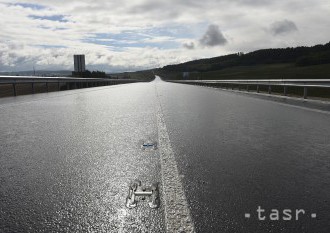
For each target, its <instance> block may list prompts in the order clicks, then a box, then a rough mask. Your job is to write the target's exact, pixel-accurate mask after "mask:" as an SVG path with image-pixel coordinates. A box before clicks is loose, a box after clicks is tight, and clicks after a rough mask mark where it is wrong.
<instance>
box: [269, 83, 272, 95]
mask: <svg viewBox="0 0 330 233" xmlns="http://www.w3.org/2000/svg"><path fill="white" fill-rule="evenodd" d="M268 94H272V86H271V85H269V86H268Z"/></svg>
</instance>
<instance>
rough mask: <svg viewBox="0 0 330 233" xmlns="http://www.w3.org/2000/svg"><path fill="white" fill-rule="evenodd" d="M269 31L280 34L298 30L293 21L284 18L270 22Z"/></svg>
mask: <svg viewBox="0 0 330 233" xmlns="http://www.w3.org/2000/svg"><path fill="white" fill-rule="evenodd" d="M270 31H271V32H272V33H273V35H280V34H287V33H290V32H294V31H298V28H297V26H296V24H295V23H294V22H293V21H290V20H287V19H285V20H282V21H277V22H274V23H272V24H271V26H270Z"/></svg>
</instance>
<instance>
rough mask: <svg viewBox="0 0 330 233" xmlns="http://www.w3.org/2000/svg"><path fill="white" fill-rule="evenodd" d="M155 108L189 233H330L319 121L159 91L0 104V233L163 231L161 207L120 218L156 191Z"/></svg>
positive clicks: (170, 88) (233, 97) (162, 87)
mask: <svg viewBox="0 0 330 233" xmlns="http://www.w3.org/2000/svg"><path fill="white" fill-rule="evenodd" d="M159 106H161V109H162V114H163V117H164V123H165V124H166V127H167V131H168V134H169V139H170V141H171V146H172V148H173V151H174V152H175V153H174V154H175V158H176V161H177V166H178V171H179V173H180V179H181V181H182V184H183V187H184V191H185V196H186V198H187V202H188V205H189V209H190V213H191V216H192V220H193V222H194V225H195V230H196V232H311V233H314V232H315V233H322V232H330V115H329V114H325V113H322V112H317V111H313V110H306V109H300V108H295V107H293V106H289V105H282V104H279V103H275V102H271V101H267V100H262V99H257V98H249V97H246V96H242V95H239V94H236V93H231V92H226V91H221V90H216V89H210V88H205V87H198V86H188V85H183V84H173V83H165V82H162V81H154V82H151V83H135V84H127V85H118V86H112V87H111V86H110V87H97V88H89V89H80V90H71V91H65V92H58V93H48V94H37V95H30V96H20V97H16V98H6V99H1V100H0V232H83V231H89V232H93V231H94V232H164V231H165V225H166V223H165V215H166V212H167V211H168V210H166V207H165V206H164V202H161V207H160V208H159V209H158V210H156V211H155V210H151V209H149V208H148V207H147V203H146V201H141V202H139V203H138V207H137V208H136V209H133V210H129V209H127V208H126V207H125V198H126V195H127V190H128V183H129V182H130V181H131V180H133V179H135V178H138V179H140V180H142V181H143V182H144V183H151V182H154V181H159V182H161V180H162V177H161V174H162V173H161V165H160V160H159V157H160V155H159V150H156V151H152V150H150V151H143V150H141V148H140V146H141V142H142V141H148V140H149V141H154V140H157V139H158V136H159V135H157V134H158V124H157V117H156V114H157V109H158V108H159ZM159 146H160V147H161V146H162V145H159ZM161 190H162V187H161ZM163 191H165V192H166V190H162V192H163ZM258 206H261V207H262V208H263V209H265V212H264V213H263V214H262V216H266V220H264V221H260V220H258V215H257V212H256V210H257V208H258ZM271 209H277V210H279V211H280V220H278V221H276V220H274V221H270V220H269V217H270V211H271ZM283 209H290V210H292V211H293V212H294V213H292V217H293V219H292V220H290V221H284V220H283V212H282V211H283ZM296 209H304V211H305V214H304V215H301V216H299V220H295V217H296V216H295V210H296ZM245 213H249V214H250V218H245ZM312 213H315V214H316V216H317V217H316V218H312V217H311V214H312Z"/></svg>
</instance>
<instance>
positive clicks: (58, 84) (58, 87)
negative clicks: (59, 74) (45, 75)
mask: <svg viewBox="0 0 330 233" xmlns="http://www.w3.org/2000/svg"><path fill="white" fill-rule="evenodd" d="M57 90H58V91H60V90H61V87H60V81H58V82H57Z"/></svg>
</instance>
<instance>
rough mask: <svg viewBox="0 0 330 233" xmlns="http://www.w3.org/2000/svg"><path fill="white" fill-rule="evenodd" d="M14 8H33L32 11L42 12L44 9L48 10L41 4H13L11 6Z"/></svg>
mask: <svg viewBox="0 0 330 233" xmlns="http://www.w3.org/2000/svg"><path fill="white" fill-rule="evenodd" d="M9 5H12V6H21V7H24V8H31V9H35V10H42V9H46V8H47V7H46V6H43V5H40V4H32V3H13V4H9Z"/></svg>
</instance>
